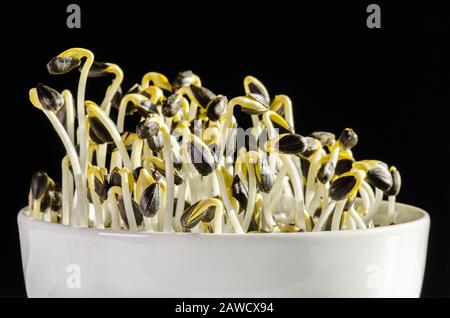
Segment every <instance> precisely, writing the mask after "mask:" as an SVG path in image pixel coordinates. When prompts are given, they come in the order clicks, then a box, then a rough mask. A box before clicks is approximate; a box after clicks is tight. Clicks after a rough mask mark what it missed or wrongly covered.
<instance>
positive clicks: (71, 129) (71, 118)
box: [61, 89, 75, 144]
mask: <svg viewBox="0 0 450 318" xmlns="http://www.w3.org/2000/svg"><path fill="white" fill-rule="evenodd" d="M61 95H62V97H63V98H64V105H65V107H66V129H67V134H68V135H69V138H70V141H71V142H72V144H75V111H74V105H73V96H72V93H71V92H70V91H69V90H68V89H65V90H63V91H62V93H61Z"/></svg>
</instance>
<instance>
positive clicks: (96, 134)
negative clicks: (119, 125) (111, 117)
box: [89, 117, 114, 144]
mask: <svg viewBox="0 0 450 318" xmlns="http://www.w3.org/2000/svg"><path fill="white" fill-rule="evenodd" d="M89 136H90V137H91V138H92V139H93V140H94V142H95V143H97V144H104V143H112V142H113V141H114V140H113V138H112V137H111V134H110V133H109V131H108V129H106V127H105V126H104V125H103V123H102V122H101V121H100V120H99V119H98V118H97V117H89Z"/></svg>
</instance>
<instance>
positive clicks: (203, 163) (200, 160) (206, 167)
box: [186, 141, 216, 177]
mask: <svg viewBox="0 0 450 318" xmlns="http://www.w3.org/2000/svg"><path fill="white" fill-rule="evenodd" d="M186 147H187V150H188V153H189V155H190V157H191V161H192V164H193V165H194V167H195V169H196V170H197V171H198V173H200V175H202V176H203V177H205V176H207V175H209V174H210V173H211V172H213V171H214V169H215V168H216V161H215V159H214V156H213V154H212V153H211V150H209V148H207V147H204V146H202V145H200V144H199V143H198V142H196V141H188V142H187V144H186Z"/></svg>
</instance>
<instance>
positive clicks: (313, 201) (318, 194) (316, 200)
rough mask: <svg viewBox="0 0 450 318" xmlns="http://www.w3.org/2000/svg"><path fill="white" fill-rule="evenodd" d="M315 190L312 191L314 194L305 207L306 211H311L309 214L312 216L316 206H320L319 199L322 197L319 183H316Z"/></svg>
mask: <svg viewBox="0 0 450 318" xmlns="http://www.w3.org/2000/svg"><path fill="white" fill-rule="evenodd" d="M315 188H316V190H315V191H314V196H313V197H312V199H311V202H310V204H309V205H308V207H307V208H306V210H307V211H310V212H311V215H312V216H314V213H315V211H316V209H317V207H319V206H320V199H321V198H322V187H321V186H320V185H319V184H316V187H315Z"/></svg>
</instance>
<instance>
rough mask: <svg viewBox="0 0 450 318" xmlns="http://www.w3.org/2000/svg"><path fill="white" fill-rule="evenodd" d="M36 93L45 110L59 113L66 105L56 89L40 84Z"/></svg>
mask: <svg viewBox="0 0 450 318" xmlns="http://www.w3.org/2000/svg"><path fill="white" fill-rule="evenodd" d="M36 93H37V97H38V99H39V102H40V103H41V105H42V107H44V109H46V110H49V111H52V112H55V113H56V112H57V111H58V110H59V109H60V108H61V107H62V106H63V105H64V98H63V97H62V96H61V94H60V93H58V91H56V90H55V89H53V88H51V87H49V86H47V85H44V84H42V83H39V84H37V85H36Z"/></svg>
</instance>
